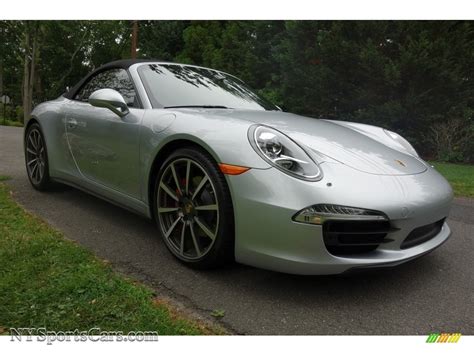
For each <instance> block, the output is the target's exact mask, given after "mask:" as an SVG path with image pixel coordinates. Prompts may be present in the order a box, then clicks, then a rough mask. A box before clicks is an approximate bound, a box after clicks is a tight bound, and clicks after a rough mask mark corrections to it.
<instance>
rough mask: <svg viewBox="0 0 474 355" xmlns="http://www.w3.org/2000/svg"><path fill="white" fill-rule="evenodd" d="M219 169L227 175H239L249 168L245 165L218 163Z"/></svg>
mask: <svg viewBox="0 0 474 355" xmlns="http://www.w3.org/2000/svg"><path fill="white" fill-rule="evenodd" d="M219 169H221V171H222V173H223V174H227V175H240V174H243V173H245V172H246V171H247V170H250V168H247V167H245V166H238V165H230V164H223V163H220V164H219Z"/></svg>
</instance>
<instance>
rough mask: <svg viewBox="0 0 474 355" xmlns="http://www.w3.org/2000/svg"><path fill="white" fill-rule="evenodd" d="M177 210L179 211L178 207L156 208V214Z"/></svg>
mask: <svg viewBox="0 0 474 355" xmlns="http://www.w3.org/2000/svg"><path fill="white" fill-rule="evenodd" d="M178 209H179V208H178V207H158V213H169V212H175V211H177V210H178Z"/></svg>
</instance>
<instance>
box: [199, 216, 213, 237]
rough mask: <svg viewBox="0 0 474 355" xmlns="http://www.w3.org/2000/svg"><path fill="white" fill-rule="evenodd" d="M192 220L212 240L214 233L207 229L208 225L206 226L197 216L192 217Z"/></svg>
mask: <svg viewBox="0 0 474 355" xmlns="http://www.w3.org/2000/svg"><path fill="white" fill-rule="evenodd" d="M194 220H195V221H196V223H197V225H198V226H199V227H200V228H201V229H202V230H203V232H204V233H206V235H207V236H208V237H209V238H211V239H212V240H214V238H215V237H216V235H215V234H214V233H212V232H211V230H210V229H209V227H208V226H206V224H205V223H204V222H203V221H201V220H200V219H199V217H194Z"/></svg>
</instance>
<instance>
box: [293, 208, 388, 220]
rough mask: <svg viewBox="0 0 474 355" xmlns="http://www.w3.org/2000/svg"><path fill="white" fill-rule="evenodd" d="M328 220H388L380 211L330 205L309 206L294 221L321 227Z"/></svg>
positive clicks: (296, 215)
mask: <svg viewBox="0 0 474 355" xmlns="http://www.w3.org/2000/svg"><path fill="white" fill-rule="evenodd" d="M327 220H360V221H383V220H388V218H387V216H385V214H383V213H382V212H379V211H374V210H367V209H364V208H358V207H348V206H339V205H330V204H320V205H313V206H309V207H306V208H304V209H302V210H301V211H299V212H298V213H296V214H295V215H294V216H293V221H295V222H300V223H309V224H320V225H321V224H323V223H324V222H325V221H327Z"/></svg>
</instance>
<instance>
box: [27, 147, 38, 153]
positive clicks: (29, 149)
mask: <svg viewBox="0 0 474 355" xmlns="http://www.w3.org/2000/svg"><path fill="white" fill-rule="evenodd" d="M26 151H27V152H28V153H30V154H36V152H35V151H33V150H32V149H31V148H29V147H26Z"/></svg>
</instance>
